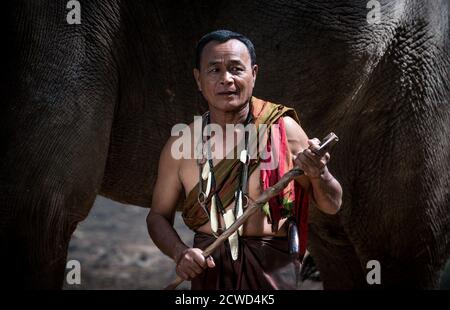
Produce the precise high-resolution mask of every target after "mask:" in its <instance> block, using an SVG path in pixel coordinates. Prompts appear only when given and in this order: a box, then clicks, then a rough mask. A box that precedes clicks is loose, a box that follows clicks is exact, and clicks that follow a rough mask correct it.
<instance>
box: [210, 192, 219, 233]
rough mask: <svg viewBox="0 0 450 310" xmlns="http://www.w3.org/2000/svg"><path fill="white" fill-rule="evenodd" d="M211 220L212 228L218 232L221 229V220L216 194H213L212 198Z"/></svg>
mask: <svg viewBox="0 0 450 310" xmlns="http://www.w3.org/2000/svg"><path fill="white" fill-rule="evenodd" d="M209 217H210V221H211V230H212V231H213V232H214V233H217V231H218V229H219V222H218V219H217V205H216V196H215V195H213V196H212V198H211V211H210V216H209Z"/></svg>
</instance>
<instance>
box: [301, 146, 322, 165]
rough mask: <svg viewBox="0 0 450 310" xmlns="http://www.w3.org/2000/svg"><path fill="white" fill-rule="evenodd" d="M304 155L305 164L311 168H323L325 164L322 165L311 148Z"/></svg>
mask: <svg viewBox="0 0 450 310" xmlns="http://www.w3.org/2000/svg"><path fill="white" fill-rule="evenodd" d="M303 155H304V156H305V157H304V162H305V164H307V165H308V166H309V167H311V168H316V169H322V168H323V166H322V165H321V163H320V161H318V157H317V156H316V155H314V154H313V152H311V150H306V151H305V152H304V153H303Z"/></svg>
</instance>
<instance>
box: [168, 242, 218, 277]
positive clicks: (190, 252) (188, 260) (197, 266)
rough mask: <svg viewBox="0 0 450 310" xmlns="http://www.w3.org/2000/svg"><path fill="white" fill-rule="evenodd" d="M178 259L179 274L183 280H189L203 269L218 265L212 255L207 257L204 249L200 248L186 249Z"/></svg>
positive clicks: (177, 269)
mask: <svg viewBox="0 0 450 310" xmlns="http://www.w3.org/2000/svg"><path fill="white" fill-rule="evenodd" d="M177 261H178V263H177V268H176V271H177V275H178V276H179V277H180V278H182V279H183V280H189V281H190V280H192V279H193V278H195V277H197V276H198V275H200V274H201V273H202V272H203V269H205V268H207V267H209V268H214V267H215V266H216V264H215V263H214V259H213V258H212V257H211V256H209V257H208V258H205V257H204V256H203V251H202V250H201V249H198V248H189V249H186V250H184V251H183V252H182V253H181V255H180V257H179V258H178V260H177Z"/></svg>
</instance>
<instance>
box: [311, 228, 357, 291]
mask: <svg viewBox="0 0 450 310" xmlns="http://www.w3.org/2000/svg"><path fill="white" fill-rule="evenodd" d="M309 227H310V228H309V233H308V242H309V243H308V244H309V246H308V248H309V250H310V251H311V255H312V256H313V257H314V261H315V262H316V265H317V267H318V269H319V271H320V278H321V280H322V281H323V288H324V289H325V290H336V289H339V290H342V289H344V290H345V289H355V288H361V287H364V286H365V285H366V284H365V275H364V274H363V270H362V269H361V268H360V267H359V266H360V263H359V259H358V256H357V255H356V252H355V249H354V247H353V245H352V244H351V243H350V242H348V241H345V240H344V239H343V238H342V239H340V240H339V241H337V240H336V241H337V242H333V241H330V240H333V239H330V238H324V237H323V229H322V228H320V229H319V227H318V226H316V225H314V224H313V225H311V224H310V225H309Z"/></svg>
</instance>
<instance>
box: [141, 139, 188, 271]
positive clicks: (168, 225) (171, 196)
mask: <svg viewBox="0 0 450 310" xmlns="http://www.w3.org/2000/svg"><path fill="white" fill-rule="evenodd" d="M173 140H174V138H173V137H171V138H170V139H169V140H168V142H167V143H166V145H165V146H164V148H163V150H162V152H161V155H160V159H159V166H158V177H157V179H156V184H155V187H154V189H153V197H152V206H151V209H150V213H149V214H148V216H147V228H148V232H149V234H150V237H151V238H152V240H153V241H154V242H155V244H156V246H157V247H158V248H159V249H160V250H161V251H162V252H163V253H164V254H166V255H167V256H169V257H171V258H172V259H173V260H174V261H175V262H176V261H178V259H179V256H180V255H181V253H182V252H183V251H184V250H185V249H187V248H188V246H187V245H185V244H184V243H183V241H181V239H180V236H179V235H178V234H177V232H176V231H175V229H174V228H173V220H174V216H175V212H176V206H177V202H178V198H179V196H180V194H181V192H182V190H183V186H182V184H181V181H180V179H179V177H178V169H179V165H180V160H176V159H174V158H173V157H172V155H171V153H170V150H171V145H172V143H173Z"/></svg>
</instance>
